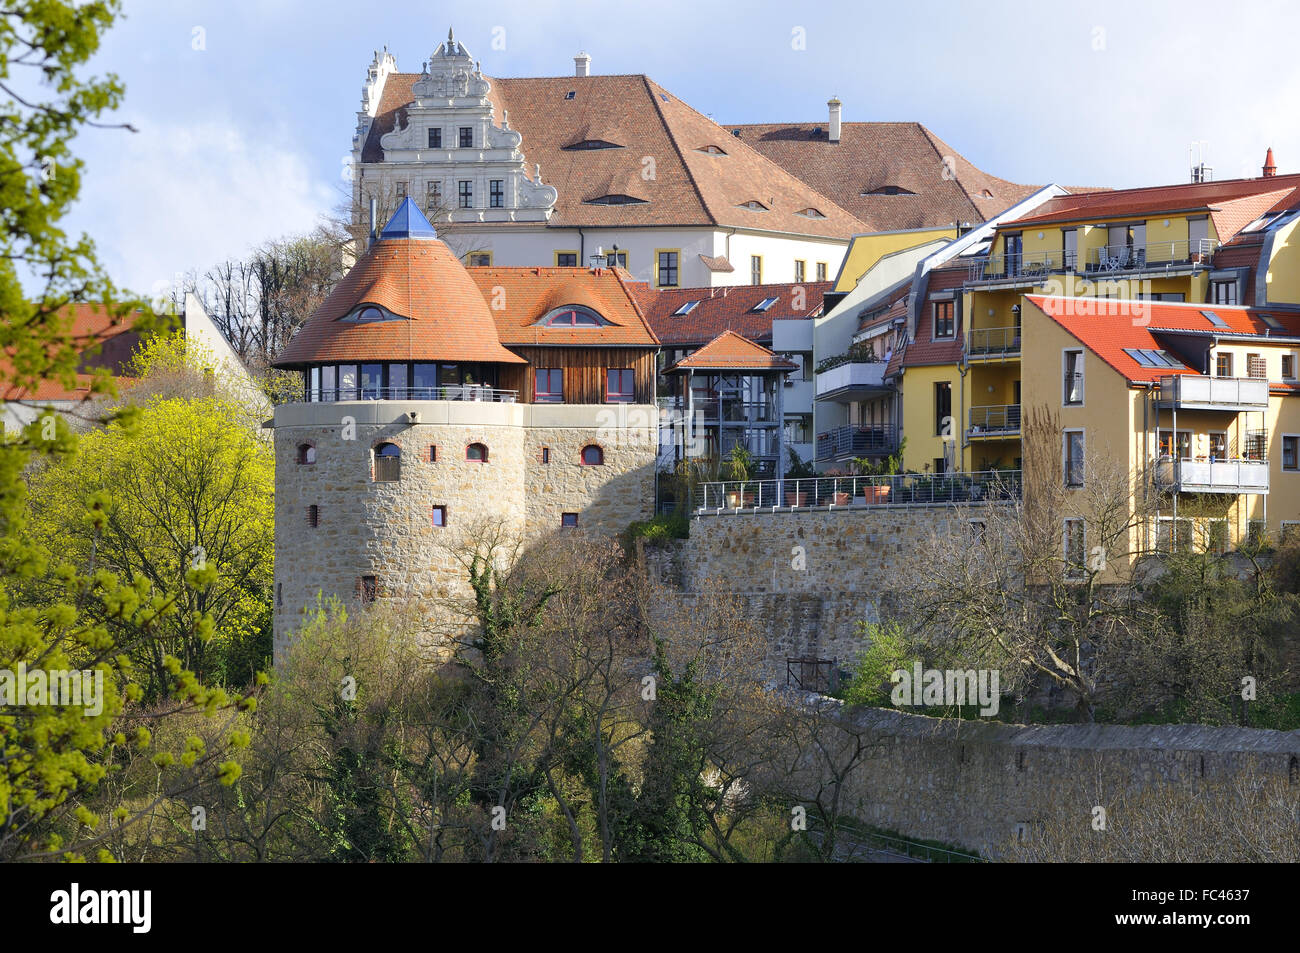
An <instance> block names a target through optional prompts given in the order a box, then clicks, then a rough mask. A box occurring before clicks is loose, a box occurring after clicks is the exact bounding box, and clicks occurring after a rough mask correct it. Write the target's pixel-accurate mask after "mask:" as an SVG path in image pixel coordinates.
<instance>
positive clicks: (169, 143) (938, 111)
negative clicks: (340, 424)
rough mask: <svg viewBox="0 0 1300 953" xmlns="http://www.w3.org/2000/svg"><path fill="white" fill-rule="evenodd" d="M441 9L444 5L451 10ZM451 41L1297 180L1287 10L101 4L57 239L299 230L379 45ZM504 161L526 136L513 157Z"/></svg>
mask: <svg viewBox="0 0 1300 953" xmlns="http://www.w3.org/2000/svg"><path fill="white" fill-rule="evenodd" d="M453 13H454V17H453ZM449 26H451V27H454V28H455V31H456V38H457V39H458V40H460V41H461V42H462V43H464V44H465V45H466V46H467V47H468V48H469V50H470V51H471V53H473V55H474V56H475V57H476V58H477V59H479V60H480V61H481V62H482V65H483V71H484V72H485V73H486V74H488V75H489V76H557V75H571V74H572V72H573V56H574V54H576V53H577V52H579V51H585V52H587V53H588V54H590V55H591V57H592V64H591V70H592V73H593V74H596V73H645V74H647V75H649V76H651V77H652V78H653V79H654V80H656V81H657V82H658V83H660V84H661V85H662V86H664V87H665V88H667V89H668V90H670V91H672V92H673V93H675V94H676V95H677V96H678V97H679V98H681V99H682V100H684V101H685V102H687V103H689V104H690V105H691V106H693V107H694V108H695V109H697V110H699V111H700V112H702V113H704V114H706V115H709V116H712V117H713V118H714V119H716V120H717V121H719V122H721V123H723V124H728V123H742V122H814V121H818V122H820V121H824V120H825V118H826V115H827V108H826V100H827V99H829V98H830V97H831V96H832V95H834V96H838V97H839V98H840V99H841V100H842V101H843V103H844V114H843V115H844V120H845V121H846V122H851V121H869V120H889V121H900V120H905V121H916V122H921V123H924V124H925V125H926V126H928V127H929V128H930V129H931V130H932V131H933V132H934V133H935V134H937V135H938V136H939V137H940V138H941V139H943V140H945V141H946V142H947V143H948V144H949V145H951V146H952V147H953V148H954V149H956V150H957V151H959V152H961V153H962V154H964V155H965V156H966V157H967V158H968V159H970V160H971V161H972V162H974V163H975V164H976V165H977V166H979V167H980V168H982V169H984V170H985V171H986V172H989V173H991V174H993V175H997V176H1001V177H1002V178H1006V179H1010V180H1012V181H1016V182H1022V183H1033V184H1045V183H1048V182H1055V183H1058V184H1061V185H1065V186H1109V187H1114V188H1123V187H1132V186H1139V185H1154V184H1161V183H1170V182H1183V181H1186V180H1187V179H1188V169H1189V162H1188V153H1189V148H1190V147H1191V146H1192V144H1193V143H1201V145H1200V146H1199V148H1200V149H1202V150H1203V155H1204V159H1205V161H1206V162H1207V163H1208V164H1209V165H1211V166H1213V167H1214V174H1215V177H1216V178H1219V179H1226V178H1238V177H1242V176H1256V175H1259V170H1260V167H1261V166H1262V165H1263V160H1264V153H1265V151H1266V150H1267V149H1268V147H1270V146H1272V147H1273V149H1274V153H1275V156H1276V159H1277V163H1278V166H1279V171H1280V172H1283V173H1285V172H1296V171H1300V125H1298V124H1297V123H1296V122H1294V121H1293V120H1292V117H1293V116H1294V115H1295V111H1296V106H1297V103H1300V68H1298V67H1297V62H1298V61H1297V58H1296V57H1295V55H1294V52H1293V51H1292V50H1291V49H1289V45H1290V43H1291V42H1292V38H1293V37H1294V36H1295V35H1297V32H1298V31H1297V29H1296V28H1297V26H1300V5H1298V4H1294V3H1288V2H1251V0H1245V2H1240V0H1239V2H1236V3H1224V2H1222V0H1216V2H1213V3H1206V2H1201V0H1180V2H1151V0H1125V2H1111V0H1090V2H1082V3H1081V2H1069V3H1058V2H1053V0H1035V2H1032V3H1024V2H1009V0H1008V2H999V0H986V2H983V3H979V4H973V3H966V2H956V0H948V2H940V0H904V2H892V3H884V4H882V3H875V2H871V0H866V2H863V0H858V2H844V3H841V2H838V0H835V2H828V0H818V2H815V3H791V2H789V0H786V2H767V0H757V2H739V0H733V2H726V0H706V2H701V0H656V2H654V3H617V2H609V0H605V2H599V3H597V2H590V0H565V2H550V0H530V2H529V3H527V4H521V3H515V4H510V3H496V2H491V0H476V2H474V3H472V4H464V3H459V4H454V5H452V4H446V5H443V4H431V3H427V2H425V3H414V2H390V0H384V2H371V3H336V2H333V0H313V2H299V0H220V2H209V0H126V2H125V7H124V15H123V17H122V18H121V19H120V20H119V21H118V23H117V24H116V25H115V26H114V27H113V28H112V29H111V30H110V31H109V32H108V33H107V34H106V36H105V37H104V41H103V44H102V46H101V49H100V51H99V53H98V54H97V55H96V57H95V58H94V59H93V60H92V61H91V63H90V64H89V66H88V72H89V73H92V74H102V73H105V72H110V71H111V72H114V73H116V74H117V75H118V76H119V77H120V78H121V79H122V81H123V82H124V83H125V86H126V96H125V100H124V103H123V105H122V106H121V108H120V109H119V110H118V113H117V115H116V116H115V117H114V118H115V119H116V120H118V121H121V122H129V123H131V124H132V125H133V126H135V128H136V129H138V130H139V131H138V132H136V133H128V132H124V131H120V130H99V129H87V130H85V131H83V132H82V133H81V135H80V136H79V137H78V139H77V141H76V143H75V144H74V151H75V152H76V154H78V155H79V156H81V157H82V158H83V159H84V160H85V161H86V164H87V171H86V175H85V178H84V181H83V190H82V198H81V201H80V203H79V205H78V207H77V208H76V210H75V212H74V214H73V216H72V217H71V219H70V221H69V225H70V226H71V227H72V228H73V229H77V230H82V231H86V232H88V233H89V234H90V235H91V237H92V238H93V239H95V241H96V245H97V247H98V248H99V250H100V254H101V259H102V260H103V262H104V264H105V266H106V267H107V268H108V270H109V273H110V275H111V276H112V277H113V278H114V279H115V280H116V281H117V282H118V283H119V284H121V285H122V286H124V287H127V288H130V289H132V290H134V291H137V292H142V293H143V292H153V291H156V290H158V287H159V283H161V282H166V281H169V280H174V277H175V276H176V275H177V274H178V273H184V272H187V271H190V270H192V269H198V270H200V271H201V270H204V269H206V268H208V267H210V266H212V265H213V264H215V263H217V262H219V261H222V260H224V259H227V258H232V257H239V256H242V255H244V254H246V253H247V252H248V250H249V249H250V248H252V247H253V246H255V245H258V244H260V243H261V242H263V241H266V240H268V239H275V238H281V237H285V236H289V235H294V234H301V233H303V232H307V231H310V230H311V229H312V228H313V227H314V226H315V225H316V224H317V223H318V221H319V220H320V219H321V217H322V216H326V215H328V214H329V213H330V212H331V211H332V210H333V209H334V208H335V206H337V205H338V203H339V202H340V201H341V200H342V199H343V197H344V196H345V194H346V181H345V179H344V177H343V172H344V168H345V166H346V159H347V157H348V155H349V153H350V150H351V141H352V134H353V131H354V130H355V127H356V112H357V109H358V107H359V104H360V97H361V87H362V82H363V80H364V77H365V71H366V67H367V66H368V65H369V63H370V60H371V58H372V55H373V52H374V50H376V49H379V48H382V47H384V46H385V45H387V47H388V48H389V50H391V51H392V52H393V53H394V55H395V56H396V57H397V64H398V68H399V69H400V70H401V71H403V72H418V71H419V69H420V65H421V63H422V62H423V61H424V60H425V59H427V58H428V57H429V55H430V54H431V53H432V52H433V50H434V49H435V48H436V47H437V45H438V44H439V42H441V41H442V40H443V39H444V38H445V37H446V35H447V29H448V27H449ZM523 147H524V150H525V152H526V151H527V147H528V144H527V143H526V142H525V143H524V144H523Z"/></svg>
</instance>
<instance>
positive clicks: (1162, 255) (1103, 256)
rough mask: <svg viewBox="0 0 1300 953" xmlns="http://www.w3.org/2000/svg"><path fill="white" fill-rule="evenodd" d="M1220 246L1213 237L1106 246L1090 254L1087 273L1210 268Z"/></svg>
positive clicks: (1095, 249) (1093, 250)
mask: <svg viewBox="0 0 1300 953" xmlns="http://www.w3.org/2000/svg"><path fill="white" fill-rule="evenodd" d="M1218 245H1219V243H1218V242H1217V241H1215V240H1214V239H1212V238H1197V239H1192V240H1190V241H1186V240H1184V241H1171V242H1147V243H1146V244H1145V245H1127V244H1125V245H1103V246H1102V247H1101V248H1094V249H1092V250H1091V251H1090V252H1089V253H1088V264H1087V268H1088V271H1095V272H1100V273H1102V274H1118V273H1121V272H1137V271H1172V270H1174V269H1177V268H1187V267H1190V266H1193V265H1208V264H1209V263H1210V262H1211V261H1212V260H1213V258H1214V252H1215V251H1216V250H1217V249H1218Z"/></svg>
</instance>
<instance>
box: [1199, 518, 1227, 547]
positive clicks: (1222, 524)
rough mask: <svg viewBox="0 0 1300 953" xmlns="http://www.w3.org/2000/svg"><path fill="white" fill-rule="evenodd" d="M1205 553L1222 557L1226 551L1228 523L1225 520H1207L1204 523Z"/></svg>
mask: <svg viewBox="0 0 1300 953" xmlns="http://www.w3.org/2000/svg"><path fill="white" fill-rule="evenodd" d="M1205 551H1206V552H1207V553H1214V554H1215V555H1216V556H1222V555H1223V554H1224V553H1226V552H1227V551H1228V521H1227V520H1226V519H1209V520H1206V521H1205Z"/></svg>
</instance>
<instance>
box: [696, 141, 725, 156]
mask: <svg viewBox="0 0 1300 953" xmlns="http://www.w3.org/2000/svg"><path fill="white" fill-rule="evenodd" d="M695 151H696V152H703V153H704V154H705V155H706V156H725V155H726V153H725V152H723V151H722V149H720V148H719V147H718V146H715V145H712V144H710V145H707V146H700V147H699V148H698V149H696V150H695Z"/></svg>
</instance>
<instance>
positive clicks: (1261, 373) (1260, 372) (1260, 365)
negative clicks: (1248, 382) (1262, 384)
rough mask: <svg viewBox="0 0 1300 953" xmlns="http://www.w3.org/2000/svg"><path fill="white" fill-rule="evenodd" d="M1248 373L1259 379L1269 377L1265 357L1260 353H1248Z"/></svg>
mask: <svg viewBox="0 0 1300 953" xmlns="http://www.w3.org/2000/svg"><path fill="white" fill-rule="evenodd" d="M1246 374H1247V375H1248V376H1250V377H1254V378H1257V379H1261V380H1262V379H1264V378H1267V377H1268V365H1267V364H1265V363H1264V358H1263V357H1261V356H1260V355H1258V354H1247V355H1246Z"/></svg>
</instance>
